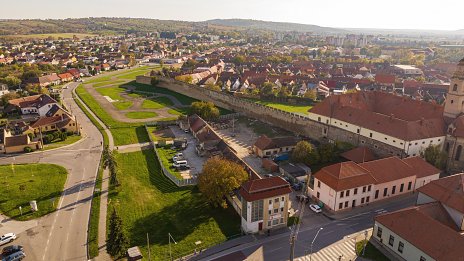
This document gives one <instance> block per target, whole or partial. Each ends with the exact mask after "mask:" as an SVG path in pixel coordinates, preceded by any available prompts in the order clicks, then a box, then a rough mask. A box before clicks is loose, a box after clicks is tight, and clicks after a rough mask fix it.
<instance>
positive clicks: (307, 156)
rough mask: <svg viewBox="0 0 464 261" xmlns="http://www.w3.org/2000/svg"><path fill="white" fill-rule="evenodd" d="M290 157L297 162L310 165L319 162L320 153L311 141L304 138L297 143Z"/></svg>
mask: <svg viewBox="0 0 464 261" xmlns="http://www.w3.org/2000/svg"><path fill="white" fill-rule="evenodd" d="M290 159H291V161H293V162H295V163H304V164H306V165H308V166H310V165H313V164H317V163H318V162H319V154H318V152H317V150H316V148H314V147H313V145H311V143H309V142H307V141H304V140H303V141H300V142H298V143H297V144H296V147H295V149H294V150H293V152H292V155H291V158H290Z"/></svg>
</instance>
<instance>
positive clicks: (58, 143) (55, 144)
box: [43, 135, 82, 150]
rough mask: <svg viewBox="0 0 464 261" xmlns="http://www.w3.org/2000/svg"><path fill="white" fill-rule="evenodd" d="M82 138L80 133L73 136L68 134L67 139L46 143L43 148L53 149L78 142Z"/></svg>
mask: <svg viewBox="0 0 464 261" xmlns="http://www.w3.org/2000/svg"><path fill="white" fill-rule="evenodd" d="M81 138H82V137H81V136H79V135H72V136H68V138H67V139H66V140H65V141H61V140H59V139H58V140H57V141H56V142H52V143H50V144H45V145H44V148H43V150H51V149H55V148H59V147H63V146H66V145H69V144H73V143H74V142H77V141H78V140H80V139H81Z"/></svg>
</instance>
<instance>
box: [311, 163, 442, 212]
mask: <svg viewBox="0 0 464 261" xmlns="http://www.w3.org/2000/svg"><path fill="white" fill-rule="evenodd" d="M439 176H440V170H439V169H437V168H435V167H434V166H432V165H430V164H429V163H427V162H426V161H424V160H423V159H421V158H420V157H411V158H406V159H400V158H398V157H396V156H394V157H389V158H384V159H379V160H373V161H368V162H364V163H355V162H352V161H347V162H341V163H337V164H333V165H330V166H327V167H324V168H322V169H321V170H320V171H318V172H316V173H315V174H314V188H313V189H311V188H309V194H310V196H312V198H314V199H315V200H317V201H319V202H322V203H323V204H324V207H325V208H326V209H328V210H330V211H340V210H347V209H351V208H354V207H357V206H362V205H367V204H369V203H371V202H374V201H378V200H382V199H387V198H391V197H395V196H398V195H401V194H405V193H410V192H412V191H414V190H415V189H417V188H419V187H421V186H423V185H425V184H427V183H429V182H430V181H432V180H436V179H438V178H439Z"/></svg>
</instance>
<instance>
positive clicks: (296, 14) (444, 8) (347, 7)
mask: <svg viewBox="0 0 464 261" xmlns="http://www.w3.org/2000/svg"><path fill="white" fill-rule="evenodd" d="M3 1H8V4H7V6H8V8H7V9H8V10H7V11H6V10H4V11H3V12H1V14H0V19H7V18H70V17H72V18H76V17H103V16H105V17H143V18H156V19H163V20H164V19H170V20H188V21H203V20H207V19H215V18H247V19H257V20H266V21H277V22H296V23H304V24H315V25H320V26H330V27H344V28H347V27H357V28H390V29H440V30H456V29H464V19H463V17H464V15H463V10H464V1H463V0H427V1H425V0H389V1H379V0H351V1H350V0H331V1H327V0H326V1H314V0H266V1H264V0H227V1H223V0H78V1H68V0H39V1H38V0H14V1H13V0H3Z"/></svg>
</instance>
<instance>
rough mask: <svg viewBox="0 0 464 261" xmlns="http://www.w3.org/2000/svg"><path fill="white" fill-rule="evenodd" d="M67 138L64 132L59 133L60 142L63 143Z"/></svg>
mask: <svg viewBox="0 0 464 261" xmlns="http://www.w3.org/2000/svg"><path fill="white" fill-rule="evenodd" d="M67 138H68V135H67V134H66V132H61V133H60V140H61V141H65V140H66V139H67Z"/></svg>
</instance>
